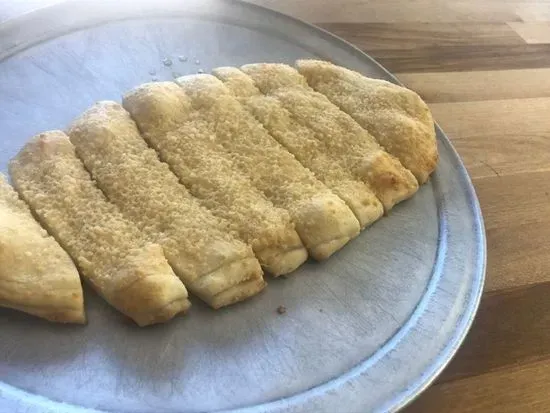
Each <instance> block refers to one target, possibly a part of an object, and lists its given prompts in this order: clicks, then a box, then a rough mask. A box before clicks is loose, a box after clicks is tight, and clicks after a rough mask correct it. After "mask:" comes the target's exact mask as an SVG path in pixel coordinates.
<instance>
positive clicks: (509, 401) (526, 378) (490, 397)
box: [403, 361, 550, 413]
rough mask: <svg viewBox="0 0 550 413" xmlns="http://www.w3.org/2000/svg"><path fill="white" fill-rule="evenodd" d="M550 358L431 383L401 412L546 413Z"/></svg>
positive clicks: (549, 406)
mask: <svg viewBox="0 0 550 413" xmlns="http://www.w3.org/2000/svg"><path fill="white" fill-rule="evenodd" d="M549 388H550V361H541V362H538V363H532V364H526V365H521V366H517V367H513V368H509V369H504V370H501V371H496V372H493V373H488V374H484V375H481V376H474V377H470V378H467V379H463V380H457V381H453V382H448V383H442V384H439V385H435V386H432V387H431V388H430V389H428V390H427V391H426V392H425V393H424V394H423V395H421V396H420V397H419V398H418V400H416V401H415V402H413V403H412V404H411V406H409V407H408V408H406V409H405V410H404V411H403V412H404V413H432V412H433V413H518V412H524V413H547V412H548V411H550V391H548V389H549Z"/></svg>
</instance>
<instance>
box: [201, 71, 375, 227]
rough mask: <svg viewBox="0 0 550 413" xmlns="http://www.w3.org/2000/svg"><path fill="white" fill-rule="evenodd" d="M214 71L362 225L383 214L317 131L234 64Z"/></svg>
mask: <svg viewBox="0 0 550 413" xmlns="http://www.w3.org/2000/svg"><path fill="white" fill-rule="evenodd" d="M212 73H213V74H214V75H215V76H216V77H217V78H218V79H220V80H222V81H223V82H224V84H225V85H226V86H227V88H228V89H229V90H231V92H232V93H233V94H234V95H235V96H236V97H237V98H238V99H239V101H240V102H241V104H242V105H243V107H245V108H246V109H247V110H248V111H249V112H250V113H251V114H252V115H254V116H255V118H256V119H257V120H258V121H259V122H260V123H261V124H262V125H263V126H264V127H265V128H266V130H267V131H268V132H269V133H270V134H271V136H272V137H273V138H275V139H276V140H277V141H278V142H279V143H280V144H281V145H283V146H284V147H285V148H286V149H287V150H288V151H289V152H290V153H292V154H293V155H294V156H295V157H296V159H297V160H298V161H299V162H300V163H301V164H302V165H303V166H305V167H306V168H308V169H309V170H311V171H312V172H313V173H314V174H315V176H316V177H317V178H318V179H319V180H320V181H322V182H323V183H324V184H325V185H326V186H327V187H329V188H330V189H331V190H332V191H333V192H334V193H335V194H336V195H338V196H339V197H340V198H341V199H342V200H344V202H346V204H347V205H348V207H349V208H350V209H351V210H352V211H353V213H354V214H355V217H356V218H357V220H358V221H359V223H360V224H361V228H365V227H367V226H369V225H370V224H372V223H373V222H375V221H376V220H377V219H379V218H380V217H381V216H382V214H383V213H384V208H383V206H382V203H381V202H380V201H379V200H378V198H377V197H376V195H375V193H374V192H373V190H372V189H371V188H370V186H369V185H368V184H367V183H365V182H362V181H361V180H359V179H357V178H355V177H354V176H353V175H352V173H351V172H349V171H348V170H346V169H344V168H342V166H341V165H339V164H338V163H337V162H335V161H334V160H333V159H331V158H330V157H329V156H328V154H327V151H326V149H325V148H324V144H323V143H322V142H320V141H319V140H317V139H316V138H315V132H314V131H312V130H311V129H310V128H308V127H307V126H306V125H303V124H301V123H300V122H298V121H297V120H296V119H295V118H294V116H293V115H292V113H290V112H289V111H288V110H287V109H286V108H285V107H284V106H283V105H282V103H281V102H280V101H279V100H278V99H276V98H274V97H272V96H266V95H264V94H263V93H262V92H261V91H260V90H259V89H258V88H257V87H256V85H255V84H254V81H253V80H252V78H250V77H249V76H248V75H247V74H245V73H244V72H242V71H241V70H239V69H237V68H235V67H219V68H216V69H214V70H213V72H212Z"/></svg>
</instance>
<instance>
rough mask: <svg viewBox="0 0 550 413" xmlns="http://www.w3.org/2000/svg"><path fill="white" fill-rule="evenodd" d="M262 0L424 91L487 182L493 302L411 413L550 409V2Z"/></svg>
mask: <svg viewBox="0 0 550 413" xmlns="http://www.w3.org/2000/svg"><path fill="white" fill-rule="evenodd" d="M253 2H254V3H257V4H262V5H264V6H267V7H270V8H273V9H276V10H279V11H282V12H284V13H287V14H290V15H293V16H296V17H300V18H302V19H305V20H308V21H310V22H314V23H317V24H318V25H320V26H321V27H324V28H325V29H328V30H329V31H331V32H333V33H335V34H337V35H339V36H341V37H343V38H344V39H346V40H348V41H350V42H352V43H354V44H355V45H357V46H359V47H360V48H361V49H363V50H364V51H366V52H367V53H369V54H370V55H371V56H373V57H374V58H376V59H377V60H378V61H379V62H380V63H382V64H383V65H384V66H385V67H386V68H388V69H389V70H390V71H391V72H393V73H395V74H396V75H397V77H398V78H399V79H400V80H401V81H402V82H404V83H405V84H406V85H407V86H408V87H410V88H412V89H414V90H416V91H417V92H418V93H420V95H421V96H422V97H423V98H424V99H425V100H426V101H427V102H428V103H429V104H430V107H431V109H432V111H433V113H434V115H435V119H436V120H437V122H439V124H440V125H441V126H442V128H443V130H444V131H445V132H446V133H447V134H448V135H449V137H450V138H451V140H452V142H453V144H454V145H455V147H456V149H457V150H458V152H459V153H460V155H461V156H462V159H463V160H464V162H465V164H466V166H467V168H468V170H469V172H470V174H471V177H472V179H473V182H474V185H475V187H476V190H477V194H478V196H479V199H480V202H481V207H482V209H483V214H484V217H485V225H486V229H487V244H488V267H487V284H486V288H485V295H484V297H483V300H482V303H481V307H480V309H479V313H478V316H477V320H476V321H475V324H474V326H473V327H472V330H471V332H470V334H469V336H468V338H467V339H466V341H465V343H464V345H463V347H462V348H461V350H460V351H459V352H458V354H457V356H456V357H455V359H454V360H453V361H452V362H451V364H450V365H449V367H448V368H447V369H446V370H445V371H444V372H443V374H442V375H441V376H440V377H439V379H438V380H437V381H436V382H435V384H434V385H433V386H432V387H431V388H430V389H429V390H427V391H426V392H425V393H424V394H423V395H422V396H421V397H420V398H419V399H418V400H417V401H416V402H414V403H413V404H412V405H411V406H410V407H409V408H408V409H406V412H409V413H413V412H414V413H416V412H418V413H426V412H441V413H449V412H457V413H458V412H460V413H468V412H480V413H481V412H483V413H490V412H495V413H507V412H510V413H517V412H550V1H548V0H531V1H529V0H523V1H514V0H506V1H504V0H416V1H410V0H254V1H253Z"/></svg>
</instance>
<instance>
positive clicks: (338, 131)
mask: <svg viewBox="0 0 550 413" xmlns="http://www.w3.org/2000/svg"><path fill="white" fill-rule="evenodd" d="M241 69H242V70H243V71H244V72H245V73H246V74H248V75H249V76H250V77H251V78H252V79H253V80H254V83H255V85H256V86H257V87H258V88H259V89H260V90H261V91H262V92H263V93H264V94H266V95H269V96H272V97H274V98H276V99H277V100H279V102H281V104H282V105H283V106H284V107H285V108H286V109H287V110H288V111H289V112H291V113H292V115H293V116H294V118H295V119H296V120H297V121H298V122H299V123H301V124H303V125H305V126H307V127H308V128H309V129H311V130H312V131H313V132H314V134H315V138H316V139H317V140H319V141H320V142H322V143H323V145H324V150H325V151H326V153H327V155H329V156H330V157H331V158H332V159H334V160H335V162H337V163H338V164H339V165H340V166H341V167H342V168H344V169H346V170H348V171H350V172H351V173H352V174H353V175H354V176H355V177H357V178H358V179H361V180H362V181H363V182H366V183H367V184H369V186H370V187H371V188H372V189H373V191H374V193H375V194H376V196H377V198H378V199H379V200H380V201H381V202H382V204H383V205H384V209H385V211H386V212H387V211H389V210H391V208H393V206H394V205H395V204H397V203H399V202H401V201H403V200H405V199H408V198H410V197H411V196H412V195H414V193H415V192H416V190H417V189H418V183H417V182H416V179H415V178H414V176H413V175H412V174H411V172H410V171H408V170H407V169H405V168H404V167H403V165H401V163H400V162H399V161H398V160H397V159H396V158H395V157H393V156H392V155H390V154H388V153H387V152H386V151H384V149H383V148H382V147H381V146H380V145H379V144H378V143H377V142H376V140H375V139H374V137H373V136H372V135H370V134H369V133H368V132H367V131H366V130H365V129H363V128H362V127H361V126H360V125H359V124H358V123H357V122H355V121H354V120H353V119H352V118H351V117H350V116H349V115H348V114H346V113H344V112H342V111H341V110H340V109H339V108H338V107H337V106H335V105H333V104H332V103H331V102H330V101H329V100H328V99H327V98H326V97H325V96H323V95H322V94H320V93H317V92H315V91H314V90H313V89H311V88H310V87H309V86H308V85H307V83H306V81H305V79H304V77H303V76H302V75H300V74H299V73H298V72H297V71H296V69H294V68H292V67H290V66H288V65H284V64H265V63H260V64H251V65H245V66H243V67H242V68H241Z"/></svg>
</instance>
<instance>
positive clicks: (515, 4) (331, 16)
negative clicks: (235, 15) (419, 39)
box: [248, 0, 530, 23]
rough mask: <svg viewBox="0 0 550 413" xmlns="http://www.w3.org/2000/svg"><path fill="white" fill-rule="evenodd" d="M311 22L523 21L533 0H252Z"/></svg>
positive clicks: (251, 0)
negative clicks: (313, 0)
mask: <svg viewBox="0 0 550 413" xmlns="http://www.w3.org/2000/svg"><path fill="white" fill-rule="evenodd" d="M248 1H250V2H251V3H255V4H260V5H263V6H266V7H269V8H272V9H275V10H278V11H281V12H283V13H287V14H290V15H293V16H296V17H299V18H302V19H305V20H308V21H310V22H348V23H350V22H351V23H353V22H378V23H383V22H393V23H395V22H430V21H436V22H456V21H463V22H464V21H479V22H488V21H491V22H506V21H519V20H520V18H519V16H518V14H517V13H518V11H521V10H523V9H524V8H525V5H528V4H529V3H530V2H525V1H524V2H520V1H501V0H488V1H478V0H458V1H451V0H416V1H403V0H386V1H383V0H377V1H358V0H340V1H334V0H316V1H315V3H314V4H313V3H312V1H311V0H248Z"/></svg>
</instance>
